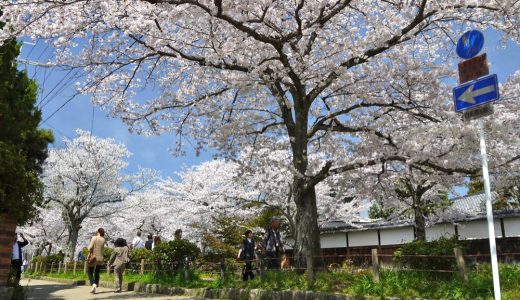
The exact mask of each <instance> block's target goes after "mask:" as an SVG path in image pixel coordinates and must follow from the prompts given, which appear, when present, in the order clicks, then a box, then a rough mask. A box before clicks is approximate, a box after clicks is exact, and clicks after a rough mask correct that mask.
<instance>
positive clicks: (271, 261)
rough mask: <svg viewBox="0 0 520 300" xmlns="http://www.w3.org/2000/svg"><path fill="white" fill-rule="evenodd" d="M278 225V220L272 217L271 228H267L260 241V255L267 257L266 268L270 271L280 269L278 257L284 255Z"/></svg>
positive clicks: (279, 221)
mask: <svg viewBox="0 0 520 300" xmlns="http://www.w3.org/2000/svg"><path fill="white" fill-rule="evenodd" d="M280 224H281V220H280V218H278V217H272V218H271V226H269V227H267V229H266V230H265V234H264V238H263V239H262V254H264V255H265V256H266V257H267V268H268V269H271V270H279V269H280V256H281V255H283V253H284V248H283V243H282V238H281V236H280V231H279V229H280Z"/></svg>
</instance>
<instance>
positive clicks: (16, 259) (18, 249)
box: [11, 233, 29, 282]
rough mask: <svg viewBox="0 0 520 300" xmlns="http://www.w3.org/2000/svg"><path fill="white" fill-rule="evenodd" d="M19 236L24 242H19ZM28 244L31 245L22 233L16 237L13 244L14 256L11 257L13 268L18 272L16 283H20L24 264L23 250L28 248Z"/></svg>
mask: <svg viewBox="0 0 520 300" xmlns="http://www.w3.org/2000/svg"><path fill="white" fill-rule="evenodd" d="M18 235H19V236H20V238H21V239H22V240H23V241H22V242H20V241H19V240H18ZM27 244H29V242H28V241H27V240H26V239H25V237H24V236H23V234H21V233H20V234H16V235H15V238H14V243H13V254H12V256H11V266H12V267H13V268H14V269H15V270H16V282H20V278H21V275H22V262H23V257H22V248H23V247H25V246H27Z"/></svg>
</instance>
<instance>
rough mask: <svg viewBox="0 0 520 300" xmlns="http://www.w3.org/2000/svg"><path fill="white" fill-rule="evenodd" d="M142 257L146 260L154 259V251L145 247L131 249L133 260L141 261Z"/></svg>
mask: <svg viewBox="0 0 520 300" xmlns="http://www.w3.org/2000/svg"><path fill="white" fill-rule="evenodd" d="M142 259H144V260H145V261H146V262H151V261H153V252H152V251H150V250H148V249H145V248H137V249H132V250H131V251H130V261H131V262H133V263H140V262H141V260H142Z"/></svg>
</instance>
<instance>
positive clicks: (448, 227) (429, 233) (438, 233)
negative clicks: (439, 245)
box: [426, 224, 455, 241]
mask: <svg viewBox="0 0 520 300" xmlns="http://www.w3.org/2000/svg"><path fill="white" fill-rule="evenodd" d="M454 235H455V226H454V225H453V224H437V225H434V226H431V227H426V240H427V241H433V240H436V239H438V238H440V237H446V238H449V237H452V236H454Z"/></svg>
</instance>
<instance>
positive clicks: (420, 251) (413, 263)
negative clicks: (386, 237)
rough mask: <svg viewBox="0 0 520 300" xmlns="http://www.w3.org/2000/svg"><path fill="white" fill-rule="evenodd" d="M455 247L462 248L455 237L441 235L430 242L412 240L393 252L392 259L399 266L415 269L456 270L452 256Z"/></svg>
mask: <svg viewBox="0 0 520 300" xmlns="http://www.w3.org/2000/svg"><path fill="white" fill-rule="evenodd" d="M456 247H459V248H463V245H462V243H461V242H460V241H459V240H458V239H457V237H452V238H444V237H441V238H440V239H438V240H435V241H431V242H426V241H413V242H411V243H408V244H405V245H404V246H402V247H401V248H399V249H398V250H397V251H396V252H394V261H395V262H396V264H397V265H399V266H401V267H408V268H411V269H416V270H456V267H457V264H456V262H455V258H454V257H453V248H456ZM416 255H427V256H433V257H427V256H416ZM442 256H447V257H442ZM448 256H449V257H448Z"/></svg>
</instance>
